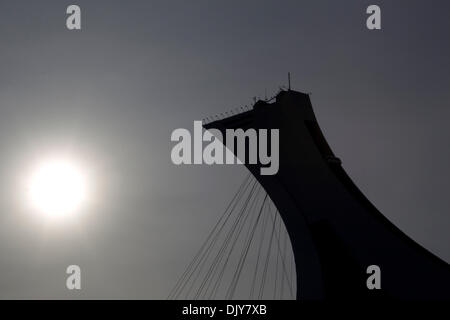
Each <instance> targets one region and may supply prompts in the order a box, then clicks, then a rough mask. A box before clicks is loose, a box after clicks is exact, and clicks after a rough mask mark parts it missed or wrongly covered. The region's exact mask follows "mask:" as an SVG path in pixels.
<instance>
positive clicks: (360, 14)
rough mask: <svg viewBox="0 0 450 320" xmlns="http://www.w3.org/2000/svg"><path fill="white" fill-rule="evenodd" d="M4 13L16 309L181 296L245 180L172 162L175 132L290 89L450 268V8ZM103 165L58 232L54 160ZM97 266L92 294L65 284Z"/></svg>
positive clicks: (198, 4) (50, 5)
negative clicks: (69, 276) (46, 207)
mask: <svg viewBox="0 0 450 320" xmlns="http://www.w3.org/2000/svg"><path fill="white" fill-rule="evenodd" d="M72 3H73V2H72V1H61V0H58V1H56V0H55V1H43V0H41V1H5V0H1V1H0V150H1V156H2V161H1V162H0V178H1V179H0V256H1V259H0V298H69V297H82V298H165V297H166V296H167V294H168V292H169V291H170V289H171V288H172V287H173V285H174V282H175V280H176V279H177V278H178V276H179V275H180V274H181V273H182V272H183V270H184V268H185V266H186V265H187V263H188V262H189V261H190V258H191V257H192V255H193V254H194V253H195V252H196V250H197V249H198V247H199V245H200V244H201V242H202V241H203V239H204V238H205V236H206V235H207V234H208V232H209V230H210V229H211V227H212V226H213V225H214V223H215V222H216V220H217V219H218V217H219V215H220V213H221V211H222V209H223V208H224V207H225V205H226V204H227V202H228V201H229V199H230V198H231V197H232V195H233V193H234V192H235V190H236V188H237V187H238V185H239V184H240V183H241V181H242V179H243V176H244V175H245V170H244V168H242V167H236V166H214V167H207V166H181V167H176V166H174V165H173V164H172V163H171V161H170V150H171V148H172V146H173V144H172V143H171V142H170V134H171V132H172V130H174V129H176V128H180V127H186V128H191V127H192V121H193V120H198V119H202V118H204V117H205V116H208V115H214V114H216V113H219V112H224V111H227V110H229V109H232V108H236V107H240V106H243V105H245V104H249V103H250V102H251V101H252V97H253V96H261V97H263V96H264V92H265V89H267V91H268V92H269V93H274V92H276V91H277V90H278V86H279V85H283V84H286V74H287V72H288V71H290V72H291V73H292V77H293V79H292V84H293V88H294V89H296V90H299V91H303V92H312V103H313V107H314V109H315V112H316V115H317V118H318V121H319V124H320V125H321V127H322V130H323V132H324V134H325V136H326V138H327V140H328V141H329V143H330V145H331V147H332V148H333V150H334V152H335V154H336V155H337V156H339V157H340V158H341V159H342V161H343V166H344V168H345V169H346V171H347V172H348V173H349V175H350V176H351V177H352V179H353V180H354V181H355V183H356V184H357V185H358V186H359V187H360V188H361V190H362V191H363V192H364V193H365V194H366V195H367V197H368V198H369V199H370V200H371V201H372V202H373V203H374V204H375V206H376V207H377V208H378V209H379V210H380V211H381V212H382V213H383V214H384V215H386V216H387V217H388V218H389V219H390V220H391V221H392V222H393V223H395V224H396V225H398V226H399V227H400V228H401V229H402V230H403V231H404V232H405V233H407V234H408V235H409V236H411V237H412V238H413V239H415V240H416V241H418V242H419V243H420V244H422V245H423V246H425V247H426V248H427V249H429V250H431V251H432V252H433V253H435V254H437V255H439V256H440V257H441V258H443V259H444V260H446V261H447V262H448V261H450V241H449V235H448V231H449V229H450V216H449V210H450V197H449V190H450V168H449V165H448V164H449V163H450V150H449V148H448V138H449V137H450V126H448V120H449V119H450V106H449V103H450V90H449V85H450V61H449V59H448V57H449V56H450V42H449V41H448V31H449V30H450V20H449V19H448V12H449V10H450V3H449V2H448V1H437V0H436V1H424V0H423V1H395V2H394V1H376V3H377V4H378V5H379V6H380V7H381V10H382V30H381V31H369V30H367V28H366V26H365V20H366V17H367V15H366V14H365V10H366V8H367V6H368V5H369V4H372V1H370V2H369V1H317V0H316V1H298V0H297V1H230V0H227V1H126V2H125V1H76V4H78V5H79V6H80V7H81V9H82V30H81V31H68V30H67V29H66V27H65V19H66V14H65V10H66V7H67V6H68V5H69V4H72ZM53 152H56V153H61V152H62V153H69V154H71V155H73V156H74V157H76V158H79V159H80V161H81V162H83V163H85V164H86V167H87V168H89V170H90V172H91V176H92V179H93V181H94V182H93V185H94V186H95V197H93V199H92V203H90V205H89V207H88V209H86V212H84V213H83V215H82V217H80V219H79V221H78V222H77V223H75V222H74V223H71V224H64V225H62V226H60V227H59V228H54V227H48V226H45V224H44V223H42V221H40V220H39V219H38V218H37V217H35V216H30V215H29V213H28V212H25V211H26V210H24V208H23V201H24V200H23V190H22V189H21V181H22V180H21V179H22V178H23V176H24V174H25V173H26V170H27V169H28V167H29V166H32V165H33V163H34V162H35V161H37V160H38V159H40V158H41V157H45V156H46V155H47V154H49V153H53ZM69 264H78V265H80V266H81V268H82V274H83V289H82V290H81V291H80V292H75V293H74V292H69V291H68V290H67V289H66V288H65V279H66V274H65V268H66V267H67V266H68V265H69Z"/></svg>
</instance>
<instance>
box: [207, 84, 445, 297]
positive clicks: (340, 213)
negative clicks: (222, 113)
mask: <svg viewBox="0 0 450 320" xmlns="http://www.w3.org/2000/svg"><path fill="white" fill-rule="evenodd" d="M205 128H206V129H211V128H217V129H219V130H221V131H222V133H223V136H224V137H225V130H226V129H237V128H242V129H244V130H246V129H249V128H254V129H279V130H280V154H279V157H280V167H279V171H278V173H277V174H276V175H273V176H262V175H260V167H261V166H260V165H258V164H257V165H247V168H248V169H249V170H250V171H251V172H252V174H253V175H254V176H255V177H256V179H257V180H258V181H259V182H260V184H261V185H262V186H263V187H264V189H265V190H266V191H267V193H268V194H269V196H270V198H271V199H272V201H273V202H274V204H275V206H276V207H277V209H278V211H279V213H280V216H281V217H282V219H283V221H284V224H285V225H286V228H287V231H288V234H289V237H290V240H291V243H292V248H293V253H294V256H295V263H296V272H297V298H298V299H347V298H352V299H371V298H388V299H389V298H394V299H396V298H399V299H443V298H446V299H449V298H450V294H449V291H450V268H449V265H448V264H447V263H445V262H444V261H442V260H440V259H439V258H438V257H436V256H434V255H433V254H431V253H430V252H428V251H427V250H425V249H424V248H423V247H421V246H420V245H418V244H417V243H415V242H414V241H413V240H411V239H410V238H409V237H408V236H406V235H405V234H404V233H403V232H402V231H400V230H399V229H398V228H397V227H396V226H394V225H393V224H392V223H391V222H390V221H389V220H388V219H386V218H385V217H384V216H383V215H382V214H381V213H380V212H379V211H378V210H377V209H376V208H375V207H374V206H373V205H372V204H371V203H370V202H369V200H367V198H366V197H365V196H364V195H363V194H362V193H361V191H360V190H359V189H358V188H357V187H356V186H355V185H354V184H353V182H352V180H351V179H350V178H349V176H348V175H347V174H346V172H345V171H344V170H343V168H342V166H341V161H340V160H339V159H338V158H337V157H336V156H335V155H334V153H333V152H332V150H331V149H330V147H329V145H328V143H327V141H326V140H325V138H324V136H323V134H322V131H321V130H320V128H319V125H318V124H317V121H316V118H315V116H314V112H313V109H312V106H311V102H310V99H309V96H308V95H307V94H304V93H300V92H296V91H292V90H289V91H282V92H280V93H279V94H278V95H277V96H276V100H275V102H273V103H267V102H264V101H258V102H257V103H256V104H255V106H254V108H253V110H250V111H247V112H244V113H241V114H237V115H234V116H232V117H229V118H225V119H221V120H218V121H215V122H212V123H209V124H207V125H205ZM224 142H225V141H224ZM234 152H235V150H234ZM235 154H236V152H235ZM370 265H378V266H379V267H380V268H381V290H368V289H367V286H366V280H367V278H368V276H369V275H368V274H367V273H366V270H367V267H368V266H370Z"/></svg>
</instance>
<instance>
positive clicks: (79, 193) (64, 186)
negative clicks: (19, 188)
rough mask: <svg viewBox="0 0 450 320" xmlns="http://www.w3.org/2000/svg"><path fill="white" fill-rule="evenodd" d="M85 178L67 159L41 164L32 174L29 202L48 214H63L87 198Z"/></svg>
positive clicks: (72, 209) (78, 207) (77, 206)
mask: <svg viewBox="0 0 450 320" xmlns="http://www.w3.org/2000/svg"><path fill="white" fill-rule="evenodd" d="M86 187H87V186H86V179H85V176H84V174H83V172H82V170H81V169H80V168H79V167H77V166H76V165H75V164H74V163H71V162H70V161H66V160H52V161H48V162H45V163H43V164H41V165H40V166H39V167H38V168H37V169H36V171H35V172H34V174H33V175H32V177H31V180H30V183H29V197H30V200H31V204H32V206H33V207H34V208H35V209H36V210H38V211H39V212H41V213H43V214H45V215H47V216H50V217H63V216H67V215H68V214H73V213H75V212H77V210H79V209H80V207H81V205H82V204H83V202H84V201H85V200H86V195H87V194H86Z"/></svg>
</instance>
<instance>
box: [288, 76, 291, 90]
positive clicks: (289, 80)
mask: <svg viewBox="0 0 450 320" xmlns="http://www.w3.org/2000/svg"><path fill="white" fill-rule="evenodd" d="M288 90H289V91H290V90H291V73H290V72H288Z"/></svg>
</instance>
